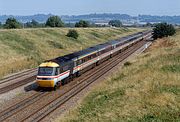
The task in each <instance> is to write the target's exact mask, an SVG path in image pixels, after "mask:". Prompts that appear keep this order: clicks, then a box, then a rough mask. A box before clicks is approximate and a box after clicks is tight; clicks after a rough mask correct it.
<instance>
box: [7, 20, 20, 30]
mask: <svg viewBox="0 0 180 122" xmlns="http://www.w3.org/2000/svg"><path fill="white" fill-rule="evenodd" d="M4 28H6V29H16V28H21V24H20V23H19V22H18V21H17V20H16V19H15V18H8V19H7V20H6V23H5V24H4Z"/></svg>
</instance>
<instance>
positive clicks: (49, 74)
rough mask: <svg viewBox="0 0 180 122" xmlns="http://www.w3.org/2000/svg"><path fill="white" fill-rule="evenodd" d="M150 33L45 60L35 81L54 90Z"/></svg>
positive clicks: (146, 32) (41, 86)
mask: <svg viewBox="0 0 180 122" xmlns="http://www.w3.org/2000/svg"><path fill="white" fill-rule="evenodd" d="M151 33H152V32H151V31H143V32H138V33H135V34H133V35H130V36H126V37H123V38H120V39H118V40H112V41H108V42H106V43H103V44H98V45H96V46H92V47H89V48H87V49H84V50H81V51H78V52H74V53H71V54H68V55H64V56H61V57H57V58H55V59H51V60H47V61H45V62H44V63H42V64H40V65H39V67H38V74H37V77H36V82H37V84H38V86H39V87H40V88H47V87H48V88H53V89H54V90H56V89H57V87H59V86H61V85H62V84H64V82H65V81H68V80H71V79H73V78H74V77H78V76H80V75H81V74H83V73H84V72H86V71H88V70H90V69H92V68H93V67H96V66H97V65H99V64H101V63H102V62H104V61H106V60H108V59H109V58H112V57H113V56H115V55H117V54H118V53H120V52H122V51H124V50H126V49H127V48H129V47H131V46H132V45H134V44H136V43H138V42H139V41H141V40H143V39H145V38H147V37H149V36H150V35H151Z"/></svg>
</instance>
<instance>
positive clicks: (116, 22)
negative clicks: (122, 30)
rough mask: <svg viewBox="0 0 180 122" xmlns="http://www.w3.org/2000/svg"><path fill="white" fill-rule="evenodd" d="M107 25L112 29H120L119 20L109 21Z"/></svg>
mask: <svg viewBox="0 0 180 122" xmlns="http://www.w3.org/2000/svg"><path fill="white" fill-rule="evenodd" d="M108 24H109V25H111V26H113V27H122V22H121V21H120V20H111V21H109V23H108Z"/></svg>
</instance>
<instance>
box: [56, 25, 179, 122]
mask: <svg viewBox="0 0 180 122" xmlns="http://www.w3.org/2000/svg"><path fill="white" fill-rule="evenodd" d="M179 64H180V29H178V30H177V33H176V35H175V36H173V37H168V38H164V39H158V40H156V41H155V42H154V43H153V45H152V46H151V47H150V48H149V49H148V50H147V51H146V52H145V53H143V54H141V55H140V56H138V57H137V58H136V59H134V60H133V61H131V62H127V63H126V64H125V65H124V67H123V68H122V69H119V70H118V71H117V72H116V73H115V74H114V75H113V76H111V77H110V78H107V80H105V81H103V82H101V83H100V84H99V85H97V86H95V87H94V88H93V90H92V91H91V92H89V93H87V95H86V97H85V98H84V99H83V100H82V101H80V102H79V105H78V106H77V107H76V108H74V109H72V110H70V111H68V112H66V113H65V114H64V115H63V116H61V117H60V118H58V119H57V120H56V122H60V121H61V122H96V121H101V122H109V121H110V122H121V121H122V122H179V121H180V74H179V73H180V72H179V71H180V65H179Z"/></svg>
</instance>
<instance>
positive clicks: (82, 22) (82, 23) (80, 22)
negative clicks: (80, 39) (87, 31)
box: [75, 20, 90, 28]
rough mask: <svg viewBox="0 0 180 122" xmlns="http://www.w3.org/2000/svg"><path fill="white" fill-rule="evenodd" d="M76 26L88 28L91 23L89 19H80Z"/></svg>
mask: <svg viewBox="0 0 180 122" xmlns="http://www.w3.org/2000/svg"><path fill="white" fill-rule="evenodd" d="M75 27H83V28H87V27H90V24H89V22H88V21H85V20H80V21H79V22H77V23H76V24H75Z"/></svg>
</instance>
